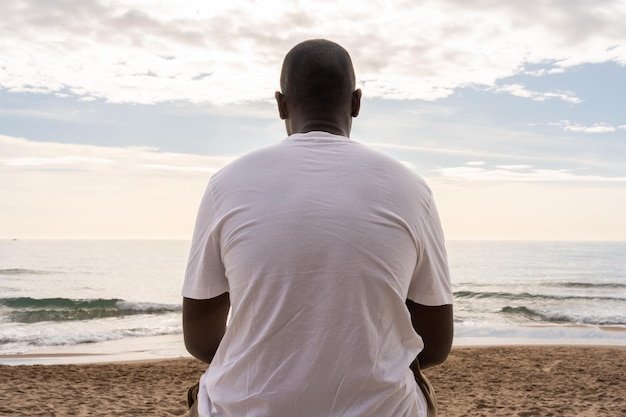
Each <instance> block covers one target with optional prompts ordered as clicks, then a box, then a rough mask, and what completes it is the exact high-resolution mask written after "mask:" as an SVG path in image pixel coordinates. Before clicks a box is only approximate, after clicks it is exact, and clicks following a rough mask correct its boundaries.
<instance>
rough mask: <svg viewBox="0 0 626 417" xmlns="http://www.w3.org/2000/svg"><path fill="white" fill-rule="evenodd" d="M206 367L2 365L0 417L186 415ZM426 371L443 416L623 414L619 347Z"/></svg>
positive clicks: (504, 354) (471, 361) (510, 353)
mask: <svg viewBox="0 0 626 417" xmlns="http://www.w3.org/2000/svg"><path fill="white" fill-rule="evenodd" d="M204 369H205V365H204V364H202V363H200V362H198V361H196V360H194V359H186V358H185V359H173V360H157V361H139V362H117V363H98V364H80V365H20V366H9V365H1V366H0V398H1V399H2V400H1V401H0V415H3V416H181V415H184V414H185V412H186V388H187V387H188V386H189V385H190V384H192V383H193V382H195V381H196V380H197V378H198V377H199V375H200V374H201V373H202V372H203V371H204ZM426 374H427V375H428V376H429V377H430V379H431V381H432V383H433V385H434V386H435V390H436V392H437V396H438V399H439V405H440V415H441V416H442V417H457V416H509V417H511V416H520V417H521V416H568V417H570V416H579V417H592V416H607V417H609V416H610V417H615V416H624V415H626V400H625V399H624V392H626V378H625V375H626V348H624V347H623V346H619V347H615V346H613V347H590V346H527V347H524V346H506V347H504V346H502V347H457V348H454V349H453V351H452V353H451V355H450V357H449V358H448V360H447V361H446V363H444V364H443V365H441V366H439V367H437V368H433V369H429V370H427V371H426ZM285 417H288V416H285Z"/></svg>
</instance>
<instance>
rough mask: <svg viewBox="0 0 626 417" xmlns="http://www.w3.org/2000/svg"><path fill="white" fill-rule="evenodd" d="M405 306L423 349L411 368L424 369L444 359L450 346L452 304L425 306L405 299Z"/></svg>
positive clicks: (452, 328)
mask: <svg viewBox="0 0 626 417" xmlns="http://www.w3.org/2000/svg"><path fill="white" fill-rule="evenodd" d="M406 306H407V308H408V309H409V313H411V323H412V324H413V328H414V329H415V331H416V332H417V334H419V335H420V336H421V337H422V340H423V341H424V350H422V351H421V352H420V354H419V355H418V356H417V360H418V362H419V364H417V362H413V365H411V369H413V367H414V366H419V367H420V368H421V369H426V368H430V367H431V366H435V365H439V364H440V363H442V362H443V361H445V360H446V358H447V357H448V354H449V353H450V348H451V347H452V337H453V331H454V323H453V314H452V305H451V304H446V305H442V306H425V305H422V304H417V303H415V302H413V301H411V300H406ZM414 371H415V370H414Z"/></svg>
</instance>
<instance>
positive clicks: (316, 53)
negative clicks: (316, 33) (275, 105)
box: [280, 39, 355, 112]
mask: <svg viewBox="0 0 626 417" xmlns="http://www.w3.org/2000/svg"><path fill="white" fill-rule="evenodd" d="M280 88H281V90H282V93H283V94H284V95H285V96H286V97H288V98H289V100H290V102H291V103H293V104H294V105H296V106H298V107H300V108H301V109H302V110H303V111H309V112H327V111H332V110H335V109H337V108H338V107H340V106H342V105H344V104H346V103H348V102H349V101H350V99H351V95H352V92H353V91H354V89H355V76H354V68H353V67H352V60H351V59H350V55H349V54H348V52H347V51H346V50H345V49H344V48H343V47H341V46H340V45H338V44H336V43H334V42H331V41H328V40H325V39H314V40H308V41H304V42H302V43H299V44H298V45H296V46H294V47H293V48H292V49H291V51H289V53H287V55H286V56H285V60H284V62H283V68H282V72H281V75H280Z"/></svg>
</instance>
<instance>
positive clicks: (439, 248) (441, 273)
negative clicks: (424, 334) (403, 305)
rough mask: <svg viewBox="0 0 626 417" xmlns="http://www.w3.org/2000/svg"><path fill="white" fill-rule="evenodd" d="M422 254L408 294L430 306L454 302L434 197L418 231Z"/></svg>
mask: <svg viewBox="0 0 626 417" xmlns="http://www.w3.org/2000/svg"><path fill="white" fill-rule="evenodd" d="M416 240H417V241H418V258H417V264H416V265H415V270H414V271H413V277H412V279H411V284H410V286H409V291H408V294H407V298H408V299H409V300H411V301H413V302H415V303H418V304H422V305H426V306H440V305H445V304H452V299H453V297H452V285H451V282H450V271H449V269H448V259H447V254H446V247H445V239H444V236H443V230H442V228H441V221H440V219H439V214H438V212H437V208H436V206H435V204H434V202H433V201H431V204H430V215H429V216H427V217H426V219H425V223H424V224H423V229H422V230H421V231H418V232H416Z"/></svg>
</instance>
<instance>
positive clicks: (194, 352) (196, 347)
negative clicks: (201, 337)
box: [185, 335, 219, 363]
mask: <svg viewBox="0 0 626 417" xmlns="http://www.w3.org/2000/svg"><path fill="white" fill-rule="evenodd" d="M218 346H219V344H218V345H215V346H207V345H206V344H204V343H202V342H201V341H198V340H195V339H194V338H193V337H188V336H187V335H185V348H186V349H187V352H189V354H191V356H193V357H194V358H196V359H198V360H200V361H202V362H204V363H211V362H212V361H213V358H214V357H215V353H216V352H217V347H218Z"/></svg>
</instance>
